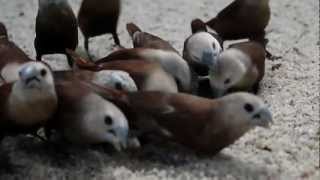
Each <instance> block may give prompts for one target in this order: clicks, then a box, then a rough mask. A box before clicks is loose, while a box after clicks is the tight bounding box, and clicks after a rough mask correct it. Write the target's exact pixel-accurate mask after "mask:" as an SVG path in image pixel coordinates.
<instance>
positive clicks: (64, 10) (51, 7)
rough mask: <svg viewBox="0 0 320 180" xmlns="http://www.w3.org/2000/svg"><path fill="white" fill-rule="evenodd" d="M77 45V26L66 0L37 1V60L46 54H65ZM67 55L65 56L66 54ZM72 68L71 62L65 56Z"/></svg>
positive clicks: (35, 42)
mask: <svg viewBox="0 0 320 180" xmlns="http://www.w3.org/2000/svg"><path fill="white" fill-rule="evenodd" d="M77 45H78V24H77V19H76V16H75V15H74V13H73V11H72V9H71V7H70V5H69V3H68V1H67V0H39V9H38V15H37V18H36V38H35V41H34V46H35V49H36V53H37V58H36V59H37V60H38V61H41V58H42V56H43V55H46V54H56V53H58V54H66V52H65V49H66V48H68V49H72V50H75V49H76V47H77ZM66 55H67V54H66ZM67 58H68V63H69V65H70V67H72V60H70V57H69V56H68V55H67Z"/></svg>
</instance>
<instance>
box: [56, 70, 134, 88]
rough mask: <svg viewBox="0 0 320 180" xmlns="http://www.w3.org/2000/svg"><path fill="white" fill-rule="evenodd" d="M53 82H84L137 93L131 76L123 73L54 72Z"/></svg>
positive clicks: (104, 71)
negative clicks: (75, 80) (76, 80)
mask: <svg viewBox="0 0 320 180" xmlns="http://www.w3.org/2000/svg"><path fill="white" fill-rule="evenodd" d="M53 74H54V79H55V81H66V80H74V79H78V80H85V81H90V82H92V83H95V84H97V85H100V86H107V87H112V88H116V89H119V90H124V91H137V90H138V88H137V85H136V84H135V82H134V80H133V79H132V78H131V76H130V75H129V74H128V73H127V72H125V71H119V70H101V71H98V72H93V71H86V70H77V71H54V72H53Z"/></svg>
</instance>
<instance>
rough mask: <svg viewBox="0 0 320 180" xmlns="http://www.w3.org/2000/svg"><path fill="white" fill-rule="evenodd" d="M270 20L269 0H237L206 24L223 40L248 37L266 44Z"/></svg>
mask: <svg viewBox="0 0 320 180" xmlns="http://www.w3.org/2000/svg"><path fill="white" fill-rule="evenodd" d="M269 21H270V6H269V0H235V1H233V2H232V3H231V4H229V5H228V6H227V7H226V8H224V9H223V10H222V11H220V12H219V13H218V15H217V16H216V17H215V18H213V19H211V20H210V21H208V22H207V23H206V24H207V25H208V26H209V27H210V28H212V29H213V30H215V31H216V32H217V33H218V34H219V36H221V37H222V39H223V40H237V39H247V38H248V39H250V40H254V41H257V42H260V43H261V44H263V45H264V46H266V44H267V39H265V34H266V33H265V28H266V27H267V25H268V23H269ZM269 56H270V57H271V56H272V55H271V54H270V53H269Z"/></svg>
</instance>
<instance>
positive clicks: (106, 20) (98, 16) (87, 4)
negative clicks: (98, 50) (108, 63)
mask: <svg viewBox="0 0 320 180" xmlns="http://www.w3.org/2000/svg"><path fill="white" fill-rule="evenodd" d="M120 7H121V2H120V0H83V1H82V4H81V7H80V11H79V14H78V20H79V26H80V29H81V31H82V33H83V35H84V38H85V41H84V46H85V49H86V50H87V52H89V38H91V37H95V36H99V35H103V34H106V33H111V34H112V36H113V39H114V42H115V44H116V45H118V46H120V40H119V37H118V34H117V26H118V19H119V14H120Z"/></svg>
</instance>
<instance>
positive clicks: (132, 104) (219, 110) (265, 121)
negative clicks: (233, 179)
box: [91, 86, 272, 154]
mask: <svg viewBox="0 0 320 180" xmlns="http://www.w3.org/2000/svg"><path fill="white" fill-rule="evenodd" d="M91 88H93V89H94V90H95V91H96V92H97V93H99V94H100V95H102V96H103V97H104V98H107V99H110V100H111V101H113V102H114V103H115V104H117V105H118V107H120V108H121V109H122V110H123V112H125V113H126V114H127V116H128V117H129V116H130V117H132V118H130V119H129V124H130V127H137V128H138V129H139V130H141V131H145V132H149V133H150V131H151V132H153V133H156V134H158V133H159V132H163V135H164V136H165V137H167V138H170V139H171V140H173V141H175V142H178V143H181V144H183V145H185V146H187V147H189V148H191V149H193V150H195V151H196V152H199V153H205V154H216V153H218V152H219V151H221V150H222V149H223V148H225V147H227V146H229V145H231V144H232V143H234V142H235V141H236V140H237V139H239V138H240V137H241V136H243V135H244V134H245V133H246V132H247V131H249V130H250V129H253V128H254V127H256V126H261V127H265V128H268V127H269V124H270V123H271V122H272V115H271V113H270V111H269V110H268V107H267V106H266V104H265V103H264V102H263V100H261V99H260V98H258V97H257V96H254V95H251V94H248V93H234V94H231V95H227V96H225V97H222V98H218V99H215V100H211V99H206V98H201V97H197V96H193V95H188V94H183V93H178V94H177V93H164V92H131V93H124V92H120V91H116V90H113V89H103V90H101V88H97V87H92V86H91ZM154 102H157V103H154Z"/></svg>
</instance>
